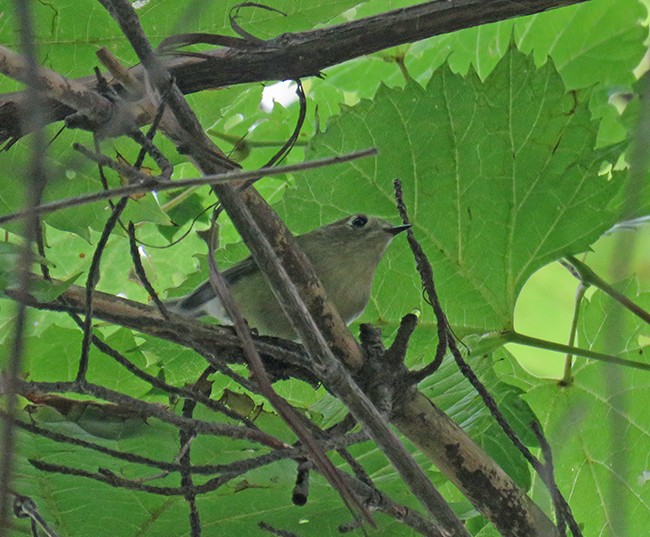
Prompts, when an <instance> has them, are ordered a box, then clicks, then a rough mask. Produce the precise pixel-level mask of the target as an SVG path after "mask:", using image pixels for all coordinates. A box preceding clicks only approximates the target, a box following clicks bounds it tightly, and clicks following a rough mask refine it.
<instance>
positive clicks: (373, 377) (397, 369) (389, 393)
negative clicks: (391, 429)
mask: <svg viewBox="0 0 650 537" xmlns="http://www.w3.org/2000/svg"><path fill="white" fill-rule="evenodd" d="M417 323H418V319H417V317H416V316H415V315H413V314H411V313H409V314H408V315H405V316H404V317H402V321H401V322H400V326H399V329H398V330H397V334H396V336H395V339H394V340H393V343H392V345H391V346H390V347H389V348H386V347H385V346H384V343H383V341H382V337H381V330H380V329H379V328H376V327H374V326H372V325H370V324H362V325H361V332H360V337H361V346H362V348H363V352H364V357H365V361H364V365H363V368H362V369H361V370H360V371H359V373H358V374H357V382H358V383H359V385H360V386H361V388H362V389H363V390H364V392H365V393H366V395H368V397H369V398H370V400H371V401H372V402H373V403H374V404H375V406H376V407H377V409H378V410H379V411H380V412H381V413H382V415H384V416H386V417H387V418H389V417H390V416H391V415H392V413H393V408H395V406H397V405H398V404H399V403H401V402H402V401H404V400H408V399H409V396H414V394H415V388H414V386H413V383H412V381H411V380H410V376H409V370H408V369H407V367H406V364H405V363H404V359H405V357H406V351H407V349H408V343H409V340H410V338H411V335H412V334H413V331H414V330H415V327H416V326H417Z"/></svg>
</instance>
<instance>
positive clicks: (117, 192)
mask: <svg viewBox="0 0 650 537" xmlns="http://www.w3.org/2000/svg"><path fill="white" fill-rule="evenodd" d="M376 154H377V150H376V149H374V148H370V149H364V150H361V151H355V152H353V153H348V154H346V155H339V156H336V157H326V158H321V159H314V160H311V161H308V162H301V163H299V164H287V165H285V166H276V167H272V168H260V169H258V170H251V171H229V172H224V173H218V174H211V175H205V176H204V177H199V178H195V179H181V180H178V181H170V182H164V183H158V182H156V181H155V180H153V179H152V177H151V176H148V175H144V174H143V178H146V179H147V183H142V184H132V185H127V186H123V187H120V188H114V189H112V190H102V191H100V192H93V193H91V194H84V195H82V196H76V197H74V198H66V199H63V200H57V201H53V202H50V203H43V204H41V205H37V206H36V207H34V208H33V209H31V210H24V211H17V212H15V213H11V214H7V215H4V216H0V224H5V223H7V222H13V221H14V220H19V219H21V218H26V217H28V216H29V215H30V214H36V215H44V214H49V213H53V212H56V211H60V210H61V209H67V208H70V207H76V206H79V205H86V204H88V203H93V202H96V201H101V200H105V199H111V198H119V197H123V196H132V195H133V194H146V193H148V192H162V191H165V190H174V189H177V188H186V187H192V186H203V185H217V184H228V183H237V182H239V181H247V180H251V179H260V178H261V177H265V176H267V175H269V176H270V175H281V174H283V173H292V172H298V171H304V170H312V169H315V168H321V167H324V166H332V165H334V164H341V163H343V162H349V161H351V160H356V159H360V158H365V157H370V156H374V155H376ZM95 158H96V159H97V160H98V161H99V160H101V161H102V164H104V165H109V164H108V163H109V162H111V163H113V161H112V160H111V159H108V158H107V157H104V156H103V155H102V156H101V157H100V156H97V155H95ZM104 159H105V160H104ZM112 165H113V164H111V166H112ZM125 168H129V167H128V166H127V167H125ZM132 171H133V170H132Z"/></svg>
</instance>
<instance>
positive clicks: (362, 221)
mask: <svg viewBox="0 0 650 537" xmlns="http://www.w3.org/2000/svg"><path fill="white" fill-rule="evenodd" d="M367 223H368V217H367V216H366V215H365V214H358V215H357V216H353V217H352V218H350V221H349V224H350V225H351V226H352V227H353V228H356V229H361V228H362V227H363V226H365V225H366V224H367Z"/></svg>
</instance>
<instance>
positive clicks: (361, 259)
mask: <svg viewBox="0 0 650 537" xmlns="http://www.w3.org/2000/svg"><path fill="white" fill-rule="evenodd" d="M410 227H411V225H410V224H403V225H398V226H393V225H392V224H390V223H389V222H387V221H386V220H383V219H381V218H379V217H377V216H368V215H366V214H362V213H358V214H353V215H351V216H348V217H346V218H342V219H340V220H337V221H335V222H332V223H330V224H327V225H324V226H321V227H319V228H316V229H314V230H312V231H309V232H307V233H305V234H303V235H299V236H297V237H296V242H297V244H298V246H300V248H301V249H302V251H303V252H304V253H305V254H306V255H307V257H308V258H309V261H310V262H311V264H312V266H313V268H314V271H315V272H316V274H317V275H318V277H319V279H320V281H321V283H322V284H323V287H324V288H325V291H326V293H327V297H328V299H329V300H330V302H331V303H332V304H333V305H334V307H335V308H336V309H337V311H338V312H339V315H340V316H341V318H342V319H343V320H344V321H345V323H346V324H348V325H349V324H350V323H351V322H353V321H354V320H355V319H357V318H358V317H359V316H360V315H361V313H362V312H363V310H364V309H365V308H366V306H367V305H368V301H369V300H370V292H371V288H372V281H373V278H374V275H375V270H376V268H377V265H378V264H379V261H380V260H381V258H382V257H383V255H384V253H385V252H386V249H387V248H388V245H389V244H390V243H391V241H392V240H393V238H394V237H395V235H397V234H398V233H401V232H402V231H405V230H407V229H409V228H410ZM222 274H223V277H224V279H225V281H226V283H227V285H228V287H229V289H230V292H231V293H232V295H233V298H234V300H235V302H236V303H237V305H238V306H239V308H240V310H241V312H242V314H243V316H244V317H245V318H246V320H247V321H248V323H249V325H250V326H251V327H253V328H255V329H256V331H257V333H258V334H259V335H267V336H274V337H278V338H283V339H289V340H294V341H297V340H298V338H297V336H296V333H295V331H294V329H293V327H292V326H291V323H290V322H289V319H288V318H287V316H286V315H285V314H284V311H283V310H282V307H281V306H280V303H279V302H278V301H277V299H276V298H275V295H274V294H273V291H272V290H271V287H270V286H269V284H268V282H267V281H266V279H265V277H264V275H263V274H262V272H261V271H260V269H259V267H258V266H257V264H256V263H255V261H254V260H253V258H252V257H248V258H246V259H244V260H242V261H240V262H239V263H236V264H235V265H233V266H231V267H230V268H228V269H226V270H224V271H223V273H222ZM165 305H166V306H167V308H168V309H169V310H170V311H172V312H174V313H178V314H180V315H183V316H186V317H193V318H198V317H204V316H211V317H214V318H216V319H218V320H219V322H220V323H221V324H226V325H230V324H232V322H231V321H230V319H229V317H228V314H227V312H226V311H225V308H224V307H223V305H222V304H221V301H220V300H219V298H218V297H217V296H216V293H215V291H214V289H213V287H212V285H211V284H210V281H209V280H208V281H206V282H204V283H202V284H201V285H199V286H198V287H197V288H196V289H194V290H193V291H192V292H190V293H189V294H187V295H185V296H183V297H180V298H176V299H171V300H168V301H166V303H165Z"/></svg>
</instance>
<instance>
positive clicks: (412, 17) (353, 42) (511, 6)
mask: <svg viewBox="0 0 650 537" xmlns="http://www.w3.org/2000/svg"><path fill="white" fill-rule="evenodd" d="M583 1H585V0H528V1H526V2H521V1H516V0H455V1H453V2H447V1H441V0H434V1H430V2H426V3H423V4H418V5H415V6H411V7H408V8H403V9H398V10H395V11H389V12H386V13H381V14H379V15H375V16H373V17H367V18H364V19H360V20H357V21H351V22H348V23H345V24H340V25H337V26H332V27H329V28H322V29H318V30H312V31H308V32H300V33H292V34H288V33H287V34H283V35H281V36H278V37H276V38H275V39H270V40H268V41H263V42H258V43H255V44H254V45H253V46H250V44H249V43H247V46H234V47H232V48H218V49H214V50H212V51H208V52H203V53H202V54H201V57H187V56H181V57H175V58H167V59H166V60H165V63H164V65H165V67H166V68H167V69H168V70H169V72H170V73H171V75H172V76H173V77H174V79H175V80H176V81H177V84H178V87H179V88H180V90H181V91H182V92H183V93H184V94H188V93H194V92H197V91H202V90H206V89H214V88H220V87H224V86H230V85H233V84H242V83H246V82H261V81H267V80H288V79H296V78H304V77H308V76H314V75H318V74H319V73H320V72H321V71H322V70H323V69H326V68H327V67H330V66H333V65H337V64H339V63H342V62H345V61H348V60H351V59H354V58H358V57H360V56H363V55H366V54H372V53H373V52H377V51H380V50H383V49H386V48H388V47H392V46H395V45H400V44H404V43H412V42H414V41H418V40H421V39H426V38H427V37H432V36H435V35H442V34H445V33H449V32H454V31H456V30H460V29H463V28H470V27H473V26H479V25H481V24H487V23H490V22H496V21H499V20H505V19H508V18H513V17H522V16H525V15H532V14H534V13H540V12H542V11H547V10H550V9H555V8H559V7H563V6H569V5H573V4H578V3H581V2H583ZM130 73H131V75H132V76H133V77H135V78H140V79H143V77H144V69H143V68H142V66H139V67H134V68H133V69H131V70H130ZM78 82H79V83H81V84H84V85H86V87H88V88H93V87H95V85H96V79H95V78H94V77H86V78H82V79H79V80H78ZM28 106H29V104H28V102H27V101H26V100H25V98H24V94H22V93H20V92H19V93H14V94H7V95H4V96H2V97H0V143H2V142H4V141H6V140H13V141H15V140H16V139H18V138H20V137H21V136H23V135H24V134H25V133H27V132H29V130H25V129H24V128H23V127H22V126H21V124H20V121H19V120H20V115H21V110H23V109H24V108H25V107H28ZM76 110H78V109H77V108H76V107H74V106H73V107H69V106H65V105H64V104H61V103H60V102H57V101H56V100H54V101H50V103H49V111H48V121H59V120H61V119H63V118H65V117H66V116H68V115H70V114H72V113H74V112H75V111H76ZM10 143H13V142H10Z"/></svg>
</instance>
